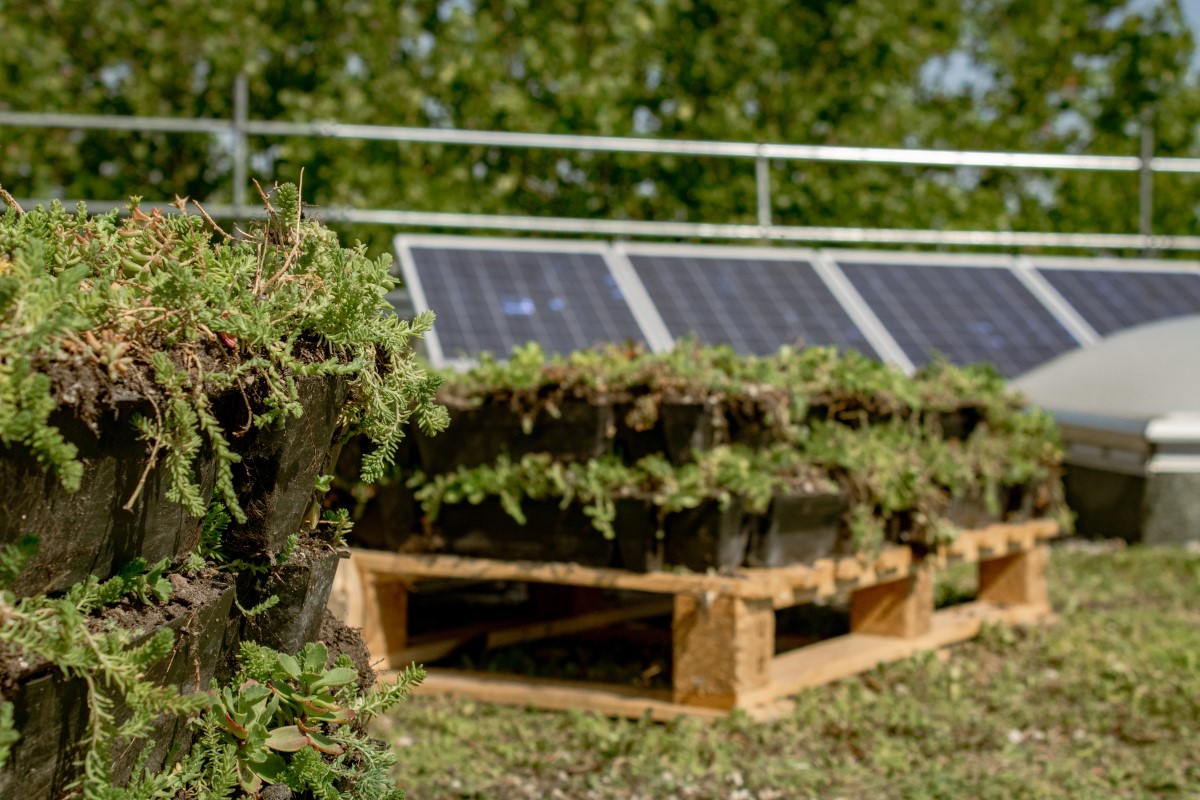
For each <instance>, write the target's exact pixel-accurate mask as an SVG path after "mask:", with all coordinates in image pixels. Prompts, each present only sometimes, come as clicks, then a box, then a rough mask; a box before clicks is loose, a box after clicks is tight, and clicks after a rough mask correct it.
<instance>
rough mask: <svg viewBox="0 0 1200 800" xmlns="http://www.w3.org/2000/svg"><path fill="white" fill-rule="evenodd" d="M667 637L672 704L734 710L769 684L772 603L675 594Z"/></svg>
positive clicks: (772, 642)
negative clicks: (671, 646)
mask: <svg viewBox="0 0 1200 800" xmlns="http://www.w3.org/2000/svg"><path fill="white" fill-rule="evenodd" d="M671 638H672V643H673V648H672V649H673V662H674V667H673V673H672V687H673V697H674V700H675V702H676V703H683V704H687V705H692V706H703V707H706V708H720V709H732V708H738V707H742V706H744V705H745V704H746V699H747V698H748V697H750V696H752V695H755V694H758V693H761V690H763V689H765V688H766V687H767V686H768V685H769V684H770V681H771V659H772V658H773V657H774V655H775V608H774V605H773V604H772V603H771V601H770V600H747V599H742V598H736V597H713V596H711V595H704V596H700V597H696V596H693V595H686V594H679V595H675V614H674V620H673V624H672V626H671Z"/></svg>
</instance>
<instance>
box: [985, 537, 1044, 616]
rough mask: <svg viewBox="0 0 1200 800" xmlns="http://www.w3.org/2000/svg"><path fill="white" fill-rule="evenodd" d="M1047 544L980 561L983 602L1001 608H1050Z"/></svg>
mask: <svg viewBox="0 0 1200 800" xmlns="http://www.w3.org/2000/svg"><path fill="white" fill-rule="evenodd" d="M1048 556H1049V551H1048V549H1047V547H1046V545H1037V546H1035V547H1032V548H1030V549H1029V550H1024V551H1022V552H1019V553H1012V554H1011V555H1006V556H1002V557H1000V558H989V559H985V560H981V561H980V562H979V594H978V599H979V601H980V602H984V603H993V604H995V605H998V606H1008V605H1033V606H1047V605H1049V602H1050V598H1049V595H1048V592H1047V588H1046V561H1047V559H1048Z"/></svg>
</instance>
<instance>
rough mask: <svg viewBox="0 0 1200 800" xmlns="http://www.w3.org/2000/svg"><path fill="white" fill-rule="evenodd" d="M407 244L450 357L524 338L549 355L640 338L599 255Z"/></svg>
mask: <svg viewBox="0 0 1200 800" xmlns="http://www.w3.org/2000/svg"><path fill="white" fill-rule="evenodd" d="M411 250H412V258H413V263H414V264H415V265H416V268H417V274H418V276H419V277H420V280H421V286H422V287H423V288H424V290H425V300H426V302H427V303H428V304H429V307H430V308H431V309H433V311H434V312H435V313H436V314H437V315H438V318H437V324H436V327H435V330H436V331H437V333H438V338H439V340H440V342H441V345H442V352H443V353H444V354H445V355H446V356H447V357H448V358H453V357H457V356H466V357H472V356H476V355H478V354H479V353H481V352H484V351H490V352H494V353H507V352H508V351H509V350H510V349H511V348H512V346H513V345H517V344H524V343H525V342H529V341H535V342H538V343H540V344H541V345H542V347H543V348H545V349H546V351H547V352H550V353H569V352H571V351H572V350H578V349H581V348H586V347H591V346H592V345H595V344H600V343H603V342H623V341H626V340H631V341H635V342H643V337H642V333H641V329H640V328H639V327H638V325H637V321H636V320H635V319H634V317H633V313H632V312H631V311H630V310H629V306H628V304H626V302H625V298H624V297H623V296H622V294H621V291H620V289H619V288H618V287H617V285H616V282H615V281H614V280H613V278H612V275H611V274H610V273H609V271H608V267H607V266H606V265H605V263H604V259H603V257H601V256H600V255H599V254H597V253H572V252H536V251H515V250H468V249H454V248H453V247H413V248H412V249H411Z"/></svg>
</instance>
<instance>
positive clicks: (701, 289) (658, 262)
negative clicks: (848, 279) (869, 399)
mask: <svg viewBox="0 0 1200 800" xmlns="http://www.w3.org/2000/svg"><path fill="white" fill-rule="evenodd" d="M629 260H630V262H631V263H632V264H633V266H634V269H635V270H637V273H638V275H639V276H640V277H641V279H642V283H643V284H644V285H645V287H646V292H647V293H648V294H649V295H650V298H651V299H652V300H653V301H654V305H655V306H657V307H658V311H659V314H660V315H661V316H662V319H663V322H664V323H665V324H666V326H667V330H668V331H669V332H670V334H671V335H672V336H673V337H675V338H679V337H681V336H686V335H688V334H695V335H696V336H697V337H698V338H699V339H700V340H701V341H702V342H705V343H707V344H727V345H731V346H732V347H733V348H734V349H736V350H738V351H739V352H742V353H755V354H759V355H762V354H765V353H771V352H774V351H775V350H777V349H778V348H779V346H780V345H784V344H795V343H797V342H803V343H805V344H821V345H828V344H832V345H837V346H838V347H842V348H853V349H856V350H859V351H861V352H863V353H865V354H867V355H870V356H876V353H875V350H874V349H873V348H872V347H871V345H870V343H869V342H868V341H867V339H866V337H865V336H863V334H862V331H860V330H859V329H858V326H857V325H855V324H854V321H853V320H852V319H850V317H849V315H848V314H846V312H845V310H843V309H842V307H841V305H840V304H839V303H838V301H837V299H836V298H835V297H834V296H833V293H832V292H830V291H829V288H828V287H827V286H826V285H825V283H824V282H823V281H822V280H821V278H820V276H819V275H817V273H816V271H814V270H813V267H812V265H811V264H809V263H808V262H807V261H803V260H799V259H797V260H788V261H783V260H776V259H754V258H730V257H727V256H722V255H719V254H714V255H712V256H707V257H700V256H658V255H655V256H649V255H631V256H630V257H629Z"/></svg>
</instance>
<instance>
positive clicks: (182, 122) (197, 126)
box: [0, 111, 233, 133]
mask: <svg viewBox="0 0 1200 800" xmlns="http://www.w3.org/2000/svg"><path fill="white" fill-rule="evenodd" d="M0 126H8V127H18V128H71V129H75V130H110V131H135V132H137V131H141V132H146V133H232V132H233V121H232V120H227V119H187V118H184V117H130V116H125V115H121V114H41V113H27V112H16V111H0Z"/></svg>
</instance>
